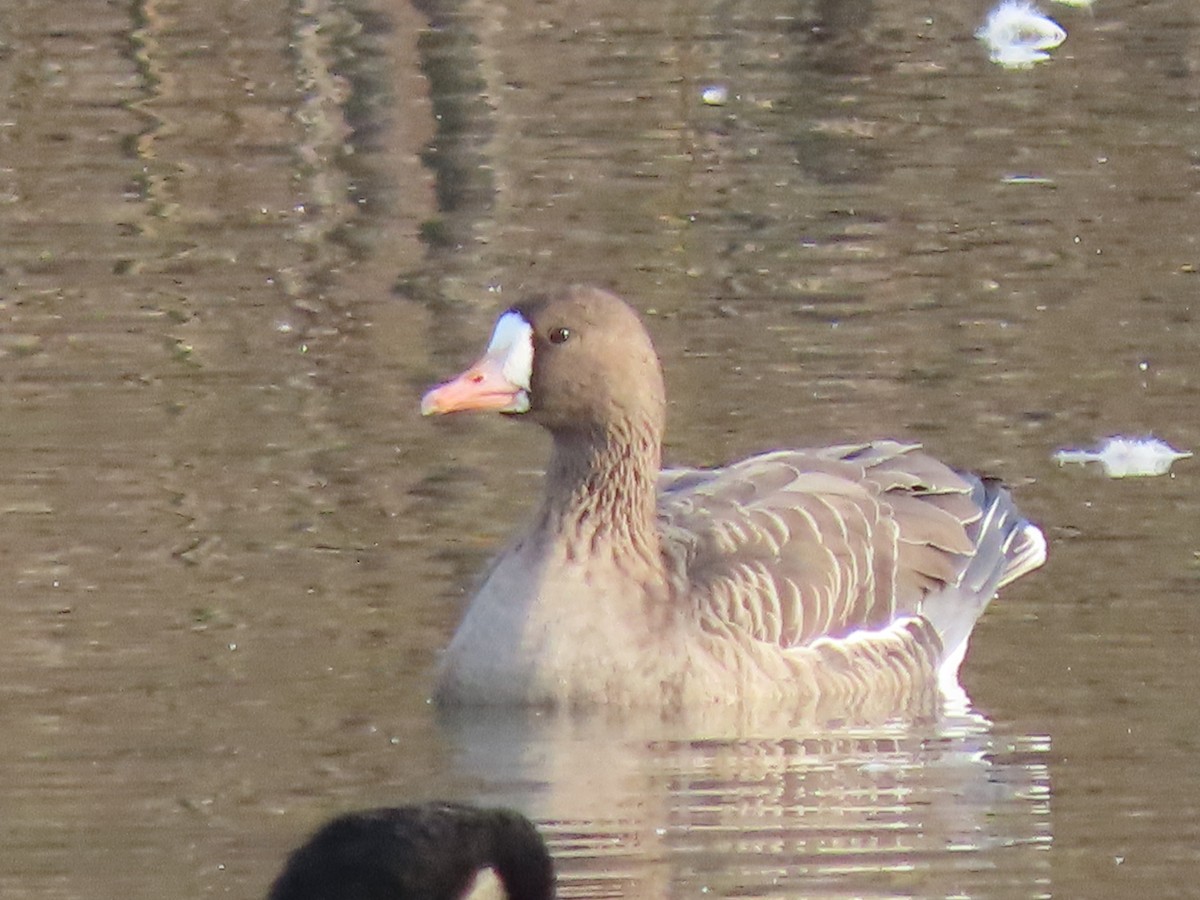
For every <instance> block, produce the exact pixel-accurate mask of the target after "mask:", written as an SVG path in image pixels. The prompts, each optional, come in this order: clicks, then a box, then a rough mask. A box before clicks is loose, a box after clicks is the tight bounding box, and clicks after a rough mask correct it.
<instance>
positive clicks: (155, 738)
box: [0, 0, 1200, 900]
mask: <svg viewBox="0 0 1200 900" xmlns="http://www.w3.org/2000/svg"><path fill="white" fill-rule="evenodd" d="M421 6H422V9H420V10H416V9H414V8H412V7H411V6H409V5H407V4H405V3H402V2H400V0H344V2H333V0H302V2H290V0H253V2H251V0H218V2H213V3H206V4H195V3H193V4H184V3H179V2H168V0H141V2H136V3H129V4H124V3H123V4H116V3H101V2H92V3H63V2H59V3H45V2H33V0H15V2H10V3H7V4H5V5H4V7H3V9H0V84H2V85H3V93H2V95H0V96H3V98H4V114H3V116H2V117H0V148H2V149H0V229H2V234H3V240H0V566H2V570H0V571H2V572H3V573H4V581H5V585H6V587H5V589H4V590H3V592H2V597H0V604H2V607H0V616H2V618H3V621H4V623H5V627H4V629H3V632H2V636H0V895H2V896H3V897H5V898H10V897H11V898H23V897H38V898H77V897H78V898H93V897H122V898H130V900H136V898H142V897H145V898H150V897H199V896H214V895H230V896H243V897H254V896H259V895H261V894H262V892H263V891H264V889H265V886H266V885H267V883H268V881H269V880H270V878H271V876H272V875H273V873H274V871H275V870H276V868H277V866H278V865H279V863H280V861H281V860H282V857H283V855H284V853H285V851H286V849H287V848H288V847H289V846H290V845H292V844H293V843H294V842H296V841H297V840H299V838H300V837H301V836H302V835H303V834H305V833H306V832H307V831H308V830H310V829H311V828H312V827H313V826H314V825H315V824H316V823H317V822H319V821H320V820H322V819H324V818H325V817H327V816H328V815H331V814H332V813H334V812H338V811H341V810H344V809H347V808H354V807H361V806H368V805H378V804H392V803H399V802H404V801H408V800H411V799H418V798H424V797H434V796H440V797H449V798H456V799H466V800H473V801H481V802H502V803H508V804H512V805H514V806H517V807H519V808H521V809H523V810H525V811H526V812H528V813H529V814H531V815H533V816H535V817H536V818H537V819H538V820H539V822H541V823H542V824H543V826H544V828H545V830H546V832H547V834H548V835H549V837H550V838H551V841H552V844H553V846H554V850H555V855H556V857H557V858H558V859H559V861H560V869H561V873H562V893H563V895H564V896H573V897H582V896H588V897H601V896H604V897H630V898H640V897H660V896H661V897H690V896H699V895H701V894H702V893H705V894H706V895H708V896H726V897H795V896H820V897H842V896H871V897H876V896H878V897H882V896H896V895H903V896H947V895H960V896H1039V895H1051V894H1056V895H1059V896H1075V897H1078V896H1086V897H1105V896H1111V897H1128V896H1136V895H1138V894H1142V895H1146V896H1181V895H1184V894H1187V893H1190V892H1191V893H1194V892H1196V888H1195V887H1194V884H1195V883H1196V879H1197V873H1198V872H1200V849H1198V848H1200V824H1198V823H1200V767H1198V766H1197V765H1196V759H1197V755H1198V751H1200V717H1198V716H1197V715H1196V713H1195V711H1194V709H1193V703H1192V700H1193V693H1194V692H1193V689H1192V685H1193V683H1194V682H1195V681H1196V680H1197V676H1198V674H1200V642H1198V638H1197V635H1198V634H1200V604H1198V603H1197V600H1198V599H1200V596H1198V595H1200V500H1198V497H1197V486H1198V485H1200V480H1198V475H1197V473H1198V472H1200V466H1198V465H1197V464H1196V463H1195V462H1194V461H1184V462H1181V463H1179V464H1177V466H1176V475H1175V476H1174V477H1169V478H1157V479H1138V480H1128V481H1109V480H1106V479H1104V478H1102V477H1100V476H1098V475H1096V473H1094V472H1089V471H1085V470H1080V469H1059V468H1058V467H1056V466H1055V465H1054V464H1053V463H1052V462H1051V461H1050V453H1051V452H1052V451H1053V450H1054V449H1056V448H1057V447H1060V446H1065V445H1080V444H1090V443H1091V442H1092V441H1093V439H1095V438H1097V437H1100V436H1103V435H1106V434H1112V433H1126V434H1139V433H1145V432H1148V431H1153V432H1154V433H1156V434H1158V435H1159V436H1161V437H1163V438H1166V439H1168V440H1169V441H1171V442H1172V443H1173V444H1174V445H1176V446H1177V447H1182V448H1187V449H1193V450H1200V422H1198V419H1197V412H1196V410H1197V401H1198V399H1200V391H1198V387H1200V372H1198V371H1197V365H1198V363H1197V358H1198V357H1197V347H1198V346H1200V324H1198V322H1197V320H1196V318H1195V314H1194V312H1193V306H1194V302H1195V301H1194V298H1195V296H1196V292H1197V290H1198V289H1200V281H1197V278H1198V276H1197V274H1195V273H1196V272H1197V271H1198V270H1200V240H1198V235H1200V231H1198V230H1197V228H1196V223H1197V221H1198V220H1200V193H1198V192H1200V163H1198V160H1200V116H1197V112H1198V111H1200V25H1198V23H1197V12H1196V10H1195V9H1194V8H1193V5H1192V4H1191V2H1190V0H1149V2H1147V0H1097V4H1096V6H1095V8H1094V11H1093V12H1092V13H1090V14H1089V13H1088V12H1087V11H1083V10H1074V9H1070V8H1065V7H1056V8H1055V10H1054V14H1055V16H1056V17H1057V18H1058V19H1059V21H1061V22H1062V23H1063V25H1064V26H1066V28H1067V30H1068V31H1069V33H1070V38H1069V40H1068V42H1067V44H1066V45H1064V47H1063V48H1061V49H1060V50H1059V51H1057V52H1056V55H1055V59H1054V61H1053V62H1052V63H1050V64H1047V65H1045V66H1042V67H1041V68H1038V69H1035V70H1031V71H1025V72H1010V71H1004V70H1001V69H999V68H997V67H995V66H992V65H991V64H989V63H988V62H987V59H986V54H985V53H984V52H983V51H982V50H981V48H980V47H979V46H978V45H977V42H976V41H975V40H973V38H972V37H971V35H972V32H973V31H974V29H975V28H976V27H977V26H978V24H979V23H980V22H981V21H982V18H983V15H984V13H985V12H986V6H985V5H984V4H981V3H977V2H971V3H968V4H965V5H958V6H952V5H950V4H942V5H940V6H937V7H936V8H935V7H934V6H932V5H929V4H913V3H911V2H906V0H875V2H869V0H860V2H853V0H840V2H808V3H803V2H802V3H796V2H794V0H789V2H783V0H754V2H750V0H745V2H741V0H737V2H733V3H704V2H698V3H692V4H667V5H655V4H648V3H630V2H628V0H602V2H587V3H583V2H565V3H564V2H555V3H553V4H549V3H520V2H512V0H510V2H501V3H497V2H487V3H484V2H463V3H461V4H457V3H453V2H451V0H440V2H439V0H429V2H427V3H423V4H421ZM943 7H944V8H943ZM709 85H723V86H725V87H727V89H728V92H729V98H728V101H727V102H726V103H725V104H724V105H722V106H708V105H705V104H704V103H703V102H702V99H701V92H702V90H703V89H704V88H705V87H706V86H709ZM1012 176H1035V178H1034V179H1032V180H1029V179H1021V178H1016V179H1014V178H1013V177H1012ZM562 280H597V281H601V282H603V283H605V284H608V285H611V286H613V287H615V288H617V289H618V290H620V291H621V292H622V293H624V294H626V295H627V296H630V297H631V298H633V299H635V301H636V302H637V303H638V305H639V306H640V307H641V308H642V309H643V310H644V311H646V313H647V316H648V320H649V323H650V326H651V328H652V330H653V333H654V336H655V338H656V340H657V342H658V344H659V347H660V349H661V352H662V355H663V357H664V359H665V361H666V369H667V379H668V386H669V389H670V391H671V396H672V421H671V433H670V437H669V447H668V454H669V456H670V457H671V458H672V459H674V460H676V461H687V462H719V461H722V460H725V459H728V458H731V457H733V456H737V455H740V454H742V453H746V452H749V451H752V450H755V449H762V448H766V447H771V446H780V445H789V444H791V445H799V444H804V443H813V442H822V443H824V442H832V441H837V440H842V439H852V438H859V437H863V436H880V435H891V436H899V437H909V438H920V439H922V440H924V441H925V442H926V444H927V445H928V446H929V447H930V448H931V449H933V450H934V451H935V452H936V453H938V454H939V455H941V456H943V457H944V458H946V459H948V460H951V461H953V462H955V463H958V464H962V465H971V466H975V467H980V468H983V469H986V470H987V471H990V472H993V473H996V474H1000V475H1003V476H1004V477H1006V478H1007V479H1008V480H1010V481H1011V482H1012V483H1014V484H1016V485H1017V486H1018V490H1019V497H1020V500H1021V503H1022V505H1023V506H1024V508H1025V509H1026V510H1027V511H1028V512H1029V513H1030V514H1031V515H1032V516H1034V517H1035V518H1037V519H1039V520H1040V521H1041V522H1042V523H1044V525H1045V527H1046V530H1047V533H1048V536H1049V537H1050V539H1051V561H1050V563H1049V565H1048V566H1047V567H1046V569H1045V570H1044V571H1043V572H1041V573H1039V574H1038V575H1036V576H1034V577H1032V578H1029V579H1027V580H1026V581H1025V582H1023V583H1021V584H1020V585H1018V586H1016V587H1015V589H1010V590H1009V591H1007V592H1006V594H1005V596H1004V597H1003V598H1002V600H1001V602H998V603H996V604H994V605H993V606H992V607H991V608H990V610H989V612H988V615H987V617H986V618H985V620H984V622H983V623H982V624H981V626H980V628H979V629H978V631H977V637H976V640H975V642H974V644H973V648H972V652H971V655H970V657H969V659H968V662H967V665H966V667H965V669H964V677H965V680H966V682H967V686H968V688H969V690H970V691H971V693H972V696H973V697H974V699H975V701H976V706H977V710H978V712H979V713H980V716H981V717H986V719H984V718H979V719H975V718H969V719H964V720H961V721H951V722H947V723H945V725H944V726H943V727H942V728H940V729H931V730H927V731H922V732H919V733H914V732H904V731H897V732H894V733H892V732H879V733H869V734H859V733H848V734H805V735H794V736H791V737H789V738H788V739H786V740H781V739H777V738H772V739H765V738H764V739H761V740H740V741H739V740H704V739H697V737H698V736H695V735H681V734H662V733H654V732H650V731H647V732H643V731H640V730H638V729H636V728H632V727H631V728H627V729H619V728H607V729H605V728H600V727H599V726H596V725H587V724H586V723H561V722H560V723H554V722H545V721H542V720H540V719H535V720H532V721H524V720H520V719H518V720H516V721H514V720H513V719H512V717H511V716H500V717H497V721H491V720H490V718H489V717H485V716H472V717H468V718H467V719H466V720H461V718H459V717H441V718H439V717H438V716H437V715H435V713H434V711H433V710H432V709H431V708H430V707H429V706H428V705H427V703H426V702H425V697H426V696H427V693H428V690H429V686H430V671H431V666H432V663H433V660H434V658H435V654H436V652H437V650H438V648H440V647H441V646H442V645H443V644H444V643H445V641H446V640H447V638H448V635H449V634H450V632H451V630H452V629H453V626H454V623H455V622H456V620H457V617H458V613H459V610H460V608H461V604H462V600H463V597H464V591H465V589H466V586H467V585H468V584H469V582H470V579H471V576H472V573H474V572H475V571H477V570H478V568H479V566H481V565H482V564H483V562H484V561H485V560H486V559H487V556H488V554H489V553H490V551H491V550H492V549H493V548H494V547H495V546H496V543H497V541H498V540H499V539H500V538H501V537H502V536H503V535H504V534H506V533H507V532H508V531H509V530H510V529H511V528H512V527H513V525H514V524H515V523H516V522H517V521H519V520H520V518H521V516H522V513H523V510H524V509H525V508H526V507H527V505H528V503H529V501H530V495H531V494H532V493H533V492H534V491H536V490H537V484H538V478H537V472H536V469H537V467H538V465H539V464H540V463H539V461H540V459H541V458H542V457H541V453H542V452H543V449H544V447H543V444H542V441H541V437H540V435H537V434H534V433H531V432H533V431H535V430H536V429H528V428H522V427H519V426H517V425H514V424H513V423H510V422H503V421H491V420H471V421H463V422H451V423H438V424H437V425H434V424H431V423H428V422H424V421H421V420H420V419H419V417H418V416H417V413H416V400H417V397H418V396H419V392H420V390H421V388H422V387H423V386H424V385H426V384H428V383H430V382H431V381H433V380H434V379H435V378H436V377H438V376H439V375H444V374H446V373H447V372H449V371H450V370H452V369H453V368H454V367H455V366H456V365H458V364H460V363H462V362H463V361H464V360H465V359H466V358H467V357H469V356H471V355H472V353H474V352H475V351H476V350H477V349H478V348H479V347H480V346H481V343H482V341H483V340H484V339H485V337H486V333H487V329H488V327H489V326H490V323H491V320H492V317H493V315H494V314H495V312H496V311H497V310H498V309H499V308H501V307H502V306H503V305H504V303H505V302H506V300H507V299H508V298H509V297H511V296H513V295H518V294H519V293H520V291H521V290H522V288H523V286H525V285H538V286H545V285H547V284H553V283H555V282H558V281H562ZM987 720H990V723H989V722H988V721H987Z"/></svg>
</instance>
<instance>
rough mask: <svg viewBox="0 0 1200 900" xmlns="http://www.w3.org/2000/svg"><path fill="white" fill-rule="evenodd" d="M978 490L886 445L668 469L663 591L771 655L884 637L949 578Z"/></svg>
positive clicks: (977, 511)
mask: <svg viewBox="0 0 1200 900" xmlns="http://www.w3.org/2000/svg"><path fill="white" fill-rule="evenodd" d="M981 486H982V483H981V482H978V481H977V480H975V479H971V480H968V477H966V476H963V475H960V474H959V473H957V472H955V471H954V470H953V469H950V468H949V467H948V466H945V465H943V464H941V463H939V462H937V461H936V460H934V459H932V458H931V457H929V456H927V455H925V454H924V453H921V452H920V451H919V448H918V445H915V444H902V443H898V442H894V441H879V442H873V443H869V444H854V445H846V446H839V447H830V448H825V449H819V450H793V451H780V452H776V453H769V454H765V455H762V456H755V457H752V458H750V459H747V460H744V461H742V462H739V463H737V464H735V465H732V466H729V467H727V468H724V469H715V470H701V469H676V470H668V471H666V472H664V473H663V474H662V477H661V481H660V496H659V517H660V528H661V530H662V534H663V539H664V540H663V546H664V548H665V554H666V557H667V561H668V570H669V572H670V577H671V579H672V582H673V588H674V590H675V591H677V594H676V596H687V597H690V598H692V600H693V602H694V603H696V605H697V613H698V615H699V616H700V617H701V618H702V620H715V621H717V622H720V623H722V627H731V628H734V629H736V630H738V631H740V632H742V633H744V634H746V635H747V636H750V637H752V638H754V639H756V640H760V641H764V642H768V643H772V644H776V645H778V646H781V647H798V646H805V645H809V644H812V643H813V642H814V641H817V640H819V639H821V638H830V637H833V638H836V637H842V636H845V635H848V634H850V633H852V632H854V631H857V630H859V629H872V630H873V629H879V628H884V627H887V626H888V625H889V624H891V623H892V622H894V621H895V620H896V619H898V618H902V617H905V616H911V615H915V614H919V613H920V612H921V607H922V602H923V600H924V598H925V597H926V596H927V595H929V594H930V593H931V592H937V591H939V589H941V588H943V587H945V586H947V585H955V584H957V583H958V581H959V580H960V579H961V577H962V575H963V573H964V571H966V569H967V567H968V564H969V563H970V561H971V559H972V557H973V556H974V554H975V551H976V542H975V539H974V537H973V535H972V534H971V531H972V529H973V526H974V525H975V523H977V522H979V520H980V519H981V517H982V516H983V513H984V510H983V509H982V508H981V507H980V505H979V502H980V501H979V498H980V490H981Z"/></svg>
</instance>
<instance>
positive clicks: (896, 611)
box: [421, 285, 1046, 717]
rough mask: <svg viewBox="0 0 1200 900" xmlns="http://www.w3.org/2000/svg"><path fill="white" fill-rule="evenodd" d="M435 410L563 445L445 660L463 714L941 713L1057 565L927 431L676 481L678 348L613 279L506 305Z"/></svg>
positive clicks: (1037, 536)
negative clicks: (673, 358)
mask: <svg viewBox="0 0 1200 900" xmlns="http://www.w3.org/2000/svg"><path fill="white" fill-rule="evenodd" d="M421 410H422V413H423V414H424V415H427V416H430V415H446V414H449V413H455V412H460V411H470V410H491V411H497V412H500V413H504V414H506V415H510V416H513V417H517V418H520V419H522V420H529V421H532V422H536V423H537V424H538V425H540V426H542V427H543V428H544V429H546V430H547V431H548V432H549V433H550V436H551V439H552V450H551V454H550V459H549V463H548V465H547V470H546V475H545V482H544V490H543V493H542V497H541V501H540V503H539V504H538V506H537V508H536V512H535V513H534V515H533V517H532V520H531V522H530V524H529V525H528V527H526V528H525V529H524V530H523V531H522V532H521V533H520V534H519V535H518V536H517V537H516V538H515V539H514V540H513V541H512V542H511V543H510V544H509V545H508V547H507V548H506V549H504V550H503V551H502V552H501V553H500V554H499V556H497V557H496V558H495V560H494V561H493V562H492V564H491V566H490V568H489V569H488V570H487V571H486V572H485V574H484V576H483V579H482V582H481V584H480V586H479V588H478V590H477V592H476V593H475V595H474V597H473V598H472V600H471V601H470V603H469V605H468V608H467V610H466V613H465V615H464V617H463V619H462V621H461V623H460V625H459V627H458V629H457V631H456V632H455V634H454V637H453V639H452V640H451V642H450V645H449V647H448V648H447V649H446V650H445V652H444V654H443V655H442V658H441V660H440V666H439V671H438V674H437V687H436V691H435V699H436V700H437V701H438V702H439V703H442V704H450V705H453V704H460V705H462V704H465V705H475V704H480V705H531V706H542V707H557V708H584V707H596V706H604V707H608V708H613V709H624V708H630V707H639V708H644V709H649V710H658V711H659V712H660V713H662V714H672V713H679V712H683V711H686V710H689V709H704V708H718V707H722V706H735V707H744V708H751V707H756V706H763V705H766V706H768V707H774V708H781V709H789V710H792V711H794V712H796V713H797V714H799V715H804V716H809V715H811V716H818V717H822V716H826V715H836V716H840V715H843V713H842V712H838V711H839V710H844V711H845V714H846V715H852V714H854V713H855V712H856V711H858V712H861V711H862V710H866V709H875V708H881V709H893V708H894V709H896V710H900V711H905V710H912V711H914V712H915V713H922V714H923V713H924V712H927V711H929V709H930V706H931V704H933V705H935V706H936V704H938V703H940V702H944V701H946V700H948V699H949V698H952V697H953V698H960V697H962V696H964V695H963V694H962V689H961V687H959V682H958V670H959V666H960V664H961V663H962V660H963V657H964V655H965V653H966V650H967V642H968V639H969V637H970V634H971V630H972V628H973V627H974V624H975V622H976V621H977V620H978V618H979V616H980V615H981V614H982V613H983V611H984V608H985V607H986V606H987V605H988V602H989V601H990V600H991V599H992V597H993V596H994V595H995V593H996V592H997V591H998V590H999V589H1000V588H1001V587H1003V586H1004V585H1006V584H1008V583H1009V582H1011V581H1013V580H1014V579H1016V578H1018V577H1020V576H1021V575H1024V574H1025V573H1027V572H1029V571H1030V570H1032V569H1035V568H1037V567H1038V566H1040V565H1041V564H1042V563H1043V562H1044V560H1045V556H1046V542H1045V539H1044V537H1043V535H1042V532H1041V531H1040V530H1039V529H1038V528H1037V527H1036V526H1035V525H1033V524H1031V523H1030V522H1029V521H1027V520H1026V519H1025V518H1023V517H1022V516H1021V514H1020V513H1019V512H1018V511H1017V509H1016V506H1015V505H1014V503H1013V500H1012V498H1011V496H1010V494H1009V492H1008V491H1007V490H1006V489H1005V488H1003V487H1001V486H1000V485H999V484H998V483H996V482H995V481H993V480H988V479H983V478H980V477H978V476H976V475H973V474H969V473H965V472H960V471H956V470H954V469H952V468H950V467H949V466H947V465H945V464H943V463H941V462H938V461H937V460H935V459H934V458H932V457H931V456H929V455H927V454H926V453H924V452H922V450H921V449H920V446H919V445H917V444H913V443H902V442H899V441H895V440H875V441H870V442H863V443H855V444H846V445H842V446H834V447H824V448H818V449H802V450H776V451H773V452H768V453H764V454H761V455H758V456H752V457H749V458H747V459H744V460H741V461H740V462H735V463H733V464H732V465H729V466H726V467H724V468H714V469H698V468H678V469H666V470H660V458H661V447H662V435H663V426H664V419H665V410H666V401H665V397H664V390H663V377H662V370H661V366H660V363H659V360H658V356H657V355H656V353H655V350H654V347H653V345H652V343H651V340H650V337H649V335H648V333H647V331H646V329H645V327H644V325H643V324H642V321H641V319H640V318H639V317H638V315H637V313H636V312H635V311H634V310H633V308H632V307H631V306H630V305H629V304H627V303H626V302H625V301H624V300H622V299H620V298H619V297H617V296H616V295H614V294H612V293H610V292H608V291H606V290H603V289H600V288H597V287H591V286H586V285H577V286H572V287H568V288H565V289H562V290H559V291H558V292H555V293H550V294H544V295H538V296H533V297H530V298H529V299H526V300H523V301H522V302H519V303H517V304H516V305H515V306H513V307H511V308H510V309H508V310H506V311H505V312H504V313H503V314H501V315H500V317H499V318H498V320H497V321H496V324H495V327H494V329H493V331H492V335H491V340H490V342H489V343H488V345H487V349H486V351H485V352H484V354H483V356H482V357H481V358H480V359H479V360H478V361H476V362H475V363H474V364H472V365H471V366H469V367H468V368H467V369H466V370H465V371H464V372H462V374H460V375H458V376H457V377H455V378H453V379H451V380H450V381H447V382H445V383H444V384H441V385H439V386H437V387H434V388H432V389H431V390H429V391H428V392H427V393H426V394H425V395H424V397H423V398H422V401H421Z"/></svg>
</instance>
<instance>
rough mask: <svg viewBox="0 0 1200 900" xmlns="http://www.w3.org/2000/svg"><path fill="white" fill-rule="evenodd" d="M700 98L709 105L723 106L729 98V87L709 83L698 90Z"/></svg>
mask: <svg viewBox="0 0 1200 900" xmlns="http://www.w3.org/2000/svg"><path fill="white" fill-rule="evenodd" d="M700 99H701V100H703V101H704V102H705V103H706V104H708V105H709V106H724V105H725V102H726V101H727V100H728V99H729V88H727V87H725V85H723V84H710V85H709V86H708V87H706V88H704V90H702V91H701V92H700Z"/></svg>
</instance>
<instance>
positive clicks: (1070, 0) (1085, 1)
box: [1054, 0, 1096, 10]
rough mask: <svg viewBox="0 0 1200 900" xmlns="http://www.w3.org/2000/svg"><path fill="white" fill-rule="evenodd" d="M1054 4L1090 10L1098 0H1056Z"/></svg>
mask: <svg viewBox="0 0 1200 900" xmlns="http://www.w3.org/2000/svg"><path fill="white" fill-rule="evenodd" d="M1054 2H1055V3H1061V4H1062V5H1063V6H1075V7H1078V8H1079V9H1088V10H1090V9H1091V8H1092V4H1093V3H1095V2H1096V0H1054Z"/></svg>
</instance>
